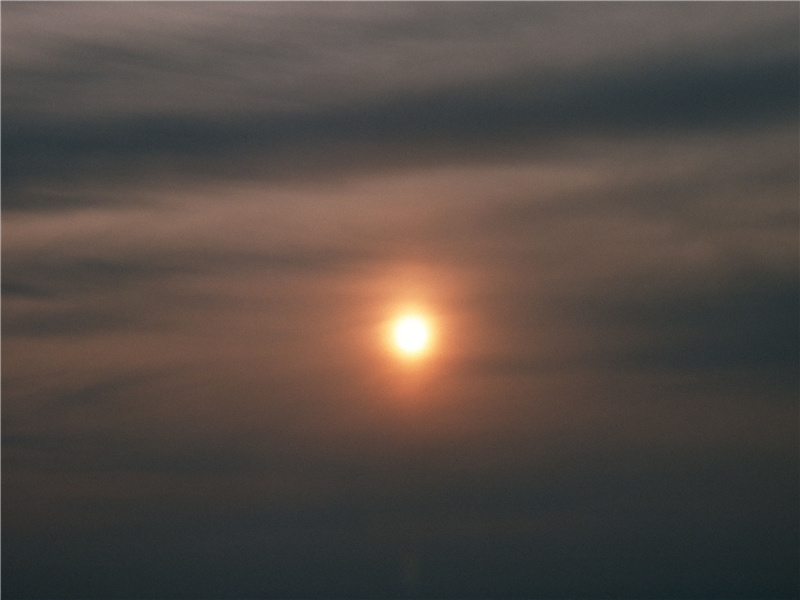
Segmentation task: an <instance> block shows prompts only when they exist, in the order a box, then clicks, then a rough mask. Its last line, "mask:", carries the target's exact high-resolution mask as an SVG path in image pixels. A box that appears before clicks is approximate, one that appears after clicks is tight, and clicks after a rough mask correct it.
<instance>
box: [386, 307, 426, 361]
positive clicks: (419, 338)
mask: <svg viewBox="0 0 800 600" xmlns="http://www.w3.org/2000/svg"><path fill="white" fill-rule="evenodd" d="M430 340H431V327H430V324H429V322H428V320H427V319H425V318H424V317H422V316H420V315H405V316H403V317H400V318H399V319H397V321H395V322H394V325H393V326H392V341H393V342H394V345H395V347H396V348H397V350H398V351H400V353H401V354H403V355H404V356H406V357H409V358H414V357H418V356H421V355H422V354H424V353H425V351H426V350H427V349H428V346H429V345H430Z"/></svg>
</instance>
